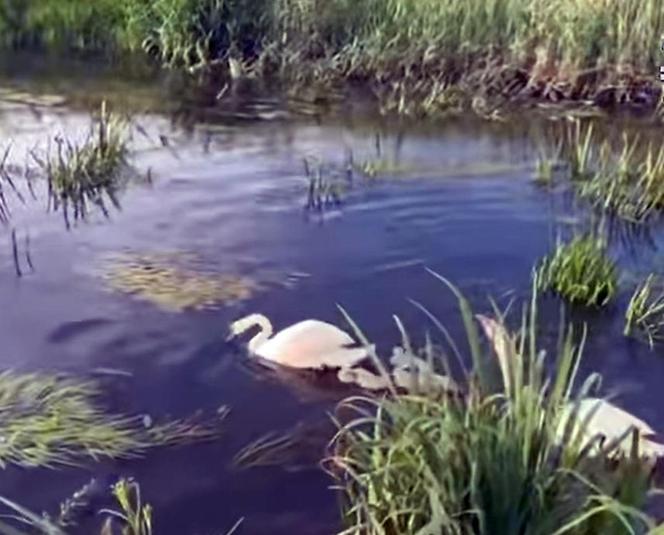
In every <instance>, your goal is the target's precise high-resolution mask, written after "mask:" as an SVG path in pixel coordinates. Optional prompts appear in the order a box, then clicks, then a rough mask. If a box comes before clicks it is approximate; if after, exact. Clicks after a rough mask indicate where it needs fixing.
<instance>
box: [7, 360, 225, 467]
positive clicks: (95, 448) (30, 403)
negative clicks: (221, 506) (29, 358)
mask: <svg viewBox="0 0 664 535" xmlns="http://www.w3.org/2000/svg"><path fill="white" fill-rule="evenodd" d="M101 394H102V392H101V390H100V388H99V386H98V385H97V384H96V383H94V382H91V381H83V380H78V379H74V378H71V377H66V376H50V375H44V374H16V373H10V372H5V373H2V374H0V437H1V440H0V466H2V467H6V466H8V465H12V464H13V465H19V466H25V467H57V466H62V465H74V464H77V463H80V462H82V461H83V460H84V459H85V458H91V459H95V460H99V459H103V458H123V457H132V456H136V455H140V454H141V453H143V452H144V451H146V450H147V449H149V448H152V447H155V446H160V445H169V444H176V443H178V442H186V441H190V440H196V439H203V438H206V437H210V436H213V435H214V430H213V429H212V428H206V426H204V425H201V424H198V423H196V422H187V421H179V420H178V421H173V422H168V423H166V424H163V425H161V424H159V425H151V424H150V425H146V422H145V421H144V419H143V418H138V417H129V416H122V415H117V414H111V413H108V412H106V411H104V410H103V408H102V406H101V404H100V401H99V400H100V398H101Z"/></svg>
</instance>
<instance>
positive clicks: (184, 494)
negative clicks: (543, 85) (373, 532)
mask: <svg viewBox="0 0 664 535" xmlns="http://www.w3.org/2000/svg"><path fill="white" fill-rule="evenodd" d="M169 77H170V78H169ZM0 84H1V88H2V90H3V92H2V94H1V95H0V140H1V141H2V143H3V146H4V143H9V142H10V141H11V142H12V143H13V149H12V153H11V156H10V158H11V160H12V162H13V163H14V164H16V165H17V166H22V165H23V166H24V165H25V153H26V152H27V151H28V150H29V149H31V148H33V147H35V146H36V145H38V146H40V147H42V148H43V147H45V145H46V142H47V141H48V139H49V138H53V136H55V135H57V134H58V133H59V132H66V133H67V134H68V135H72V136H77V135H80V133H81V132H82V131H84V129H85V128H86V127H87V125H88V122H89V112H90V111H91V110H93V109H96V107H97V106H98V105H99V102H100V101H101V100H102V99H103V98H107V99H109V102H110V104H111V106H115V108H116V109H117V108H119V109H123V110H126V111H131V112H132V113H133V116H134V121H135V123H137V124H139V125H140V126H141V130H142V131H143V134H141V133H136V132H135V133H134V141H133V143H132V154H131V163H132V164H133V165H134V166H135V167H136V169H138V170H141V171H142V172H143V173H145V172H146V171H147V169H151V176H152V178H153V183H152V185H151V186H150V185H145V184H142V185H141V184H136V185H130V186H129V187H128V189H127V191H125V192H124V193H123V194H122V195H121V197H120V201H121V204H122V209H121V211H117V210H111V213H110V218H109V219H106V218H104V217H103V216H101V215H99V214H93V216H92V217H91V218H90V220H89V221H87V222H85V223H79V224H77V225H74V226H73V227H72V229H71V230H69V231H67V230H66V228H65V225H64V224H63V219H62V215H61V214H59V213H46V201H45V198H44V197H43V189H44V188H43V185H42V186H40V187H38V188H37V190H38V192H37V193H38V197H39V195H40V194H41V197H40V198H38V200H37V201H29V200H28V201H27V202H26V205H25V206H22V205H20V203H18V202H12V207H13V208H14V213H13V219H12V223H11V226H13V227H14V228H15V229H16V232H17V236H18V239H19V243H20V244H24V241H23V240H24V239H25V237H26V236H27V235H29V237H30V246H29V247H30V253H31V259H32V263H33V264H34V268H35V270H34V272H30V270H29V269H27V266H26V265H25V261H24V259H23V257H21V261H22V262H23V270H24V271H25V274H24V276H23V277H21V278H17V277H16V274H15V267H14V260H13V255H12V248H11V239H10V235H11V227H7V228H4V229H3V228H0V243H3V242H4V243H5V246H2V247H0V310H1V311H2V312H1V320H0V339H1V340H2V349H1V350H0V367H2V368H12V369H18V370H49V371H50V370H65V371H69V372H73V373H77V374H89V373H91V372H92V371H93V370H95V369H98V368H113V369H119V370H124V371H126V372H129V373H130V374H131V376H130V377H124V376H118V377H106V378H105V379H104V384H105V385H107V386H108V390H109V397H110V399H111V401H112V404H113V405H114V406H117V407H118V408H119V409H121V410H123V411H131V412H138V413H143V412H146V413H150V414H151V415H152V416H153V417H155V418H157V419H159V418H163V417H166V416H186V415H188V414H191V413H193V412H195V411H196V410H198V409H203V410H204V411H205V412H206V413H210V414H214V412H215V411H216V409H217V408H218V407H220V406H222V405H228V406H229V407H230V409H231V414H230V416H229V417H228V420H227V421H226V423H225V427H224V429H225V432H224V434H223V436H222V437H221V438H220V439H219V440H217V441H215V442H213V443H209V444H202V445H195V446H188V447H183V448H178V449H170V450H158V451H154V452H151V453H150V454H149V455H147V457H145V458H144V459H140V460H135V461H131V462H126V461H123V462H114V463H103V464H100V465H95V464H90V465H88V466H86V467H85V468H82V469H77V470H60V471H57V472H53V471H27V470H17V469H10V470H7V471H6V472H5V473H3V476H2V478H0V494H2V495H5V496H9V497H11V498H12V499H15V500H17V501H19V502H21V503H24V504H26V505H28V506H30V507H31V508H33V509H35V510H38V511H41V510H48V511H56V510H57V507H58V504H59V502H60V501H61V500H62V499H63V498H64V497H66V496H67V495H69V494H71V492H73V491H74V490H75V489H76V488H78V487H80V486H81V485H82V484H84V483H85V482H86V481H87V480H88V479H89V478H90V477H91V476H92V475H95V474H97V475H99V474H101V475H120V474H121V475H127V476H134V477H136V479H137V480H139V481H140V482H141V485H142V490H143V494H144V496H145V497H146V499H148V500H149V501H150V502H151V503H152V504H153V506H154V508H155V515H156V526H157V533H159V534H165V535H169V534H173V535H175V534H178V535H182V534H212V533H223V532H225V531H226V530H227V529H229V528H230V527H231V526H232V525H233V524H234V523H235V522H236V520H238V519H239V518H240V517H244V518H245V521H244V523H243V526H242V529H241V530H240V533H247V534H249V533H270V534H291V533H298V534H329V533H333V532H334V531H335V530H336V529H337V528H338V510H337V503H336V498H335V495H334V493H333V491H332V490H330V486H331V484H332V481H331V480H330V479H329V478H328V477H327V475H326V474H324V473H323V472H322V471H321V470H320V469H319V467H318V466H317V462H318V459H319V458H320V457H322V455H323V450H322V448H323V446H324V444H325V441H326V440H327V439H328V438H329V437H330V434H331V432H332V428H331V427H330V426H329V425H328V422H329V419H328V412H329V411H330V410H331V409H332V408H333V407H334V404H335V402H336V401H337V400H339V399H341V398H342V397H343V396H344V395H346V394H347V393H348V390H347V389H344V388H341V387H340V386H339V385H335V383H334V381H333V380H332V381H331V380H329V379H325V378H320V377H319V378H313V379H312V378H298V377H292V376H284V377H281V376H279V375H275V374H273V373H266V372H264V371H261V370H260V369H256V368H255V367H254V366H250V365H248V364H247V362H246V357H245V356H244V354H243V353H242V352H241V350H240V349H239V347H238V346H237V345H229V344H227V343H226V342H225V335H226V327H227V325H228V323H229V322H230V321H232V320H233V319H235V318H238V317H240V316H242V315H245V314H247V313H251V312H261V313H264V314H266V315H267V316H268V317H269V318H270V319H271V320H272V321H273V323H274V325H275V326H276V328H281V327H284V326H286V325H288V324H289V323H291V322H296V321H299V320H302V319H305V318H317V319H321V320H326V321H330V322H333V323H337V324H339V325H343V322H342V318H341V316H340V314H339V312H338V311H337V309H336V304H337V303H338V304H341V305H343V307H344V308H345V309H346V310H347V311H348V312H349V313H350V314H351V316H352V317H353V318H354V319H355V320H356V321H357V322H358V323H359V325H360V326H361V327H362V328H363V330H364V331H365V333H366V335H367V336H368V337H369V338H370V339H371V340H372V341H373V342H375V343H377V344H378V346H379V348H380V349H381V351H382V352H383V353H386V352H387V351H388V350H389V349H390V347H391V346H392V345H393V344H395V343H396V342H397V341H398V332H397V330H396V328H395V326H394V323H393V321H392V319H391V315H392V314H398V315H399V316H400V317H402V319H403V320H404V322H405V323H406V325H407V326H409V328H410V329H412V332H413V334H414V335H416V336H417V337H422V336H423V334H424V331H425V329H426V328H430V326H429V325H428V324H427V323H426V321H425V319H424V317H423V316H422V314H421V313H419V312H418V311H417V310H416V309H415V308H414V307H413V306H412V305H411V304H409V303H408V299H415V300H418V301H420V302H422V303H423V304H425V305H426V306H427V307H429V308H430V309H431V310H432V311H433V312H434V313H436V314H437V315H438V316H439V317H440V318H441V319H443V320H444V321H446V322H447V323H449V325H450V326H451V328H452V329H453V332H456V333H458V332H459V319H458V316H457V313H456V308H455V303H454V300H453V299H452V296H451V295H450V294H449V292H448V291H447V290H445V289H444V288H443V287H442V285H441V284H440V283H439V282H437V281H436V280H434V279H433V277H432V276H431V275H429V274H428V273H427V272H426V271H425V267H428V268H431V269H433V270H435V271H438V272H440V273H442V274H444V275H445V276H446V277H448V278H449V279H451V280H452V281H453V282H455V283H456V284H458V285H459V286H460V287H461V288H462V289H463V290H464V292H466V293H467V295H468V296H469V297H470V298H471V300H472V301H473V303H474V304H476V306H477V308H478V310H484V311H486V310H489V304H488V301H487V296H488V295H492V296H494V297H496V298H497V299H498V300H499V302H501V303H503V304H504V303H506V302H507V300H508V299H509V298H514V297H516V298H518V299H520V298H523V297H525V296H527V295H528V292H529V287H530V283H529V280H530V273H531V268H532V266H533V263H534V262H535V261H536V260H537V259H538V258H539V257H540V256H541V255H543V254H545V253H546V252H547V251H548V250H549V249H550V247H551V246H552V244H553V242H554V239H555V235H556V233H557V232H570V230H571V229H573V228H574V226H579V228H583V224H584V221H585V220H586V219H587V216H588V214H587V212H585V211H581V212H579V211H578V210H576V209H575V208H574V207H573V206H571V202H570V200H569V198H568V195H567V194H566V193H565V191H563V190H564V188H557V187H556V188H553V189H548V188H543V187H540V186H537V185H536V184H534V182H533V176H534V169H535V163H536V159H537V152H536V151H535V150H534V147H535V139H534V135H535V134H534V132H536V131H538V129H540V130H545V129H546V128H547V127H545V126H542V125H539V124H531V123H528V124H526V123H525V122H524V123H523V124H520V123H519V122H518V121H514V122H511V123H509V124H503V123H482V122H479V121H477V120H471V119H464V120H459V119H456V120H450V121H447V122H444V123H441V124H437V125H417V124H410V125H399V124H398V122H397V121H390V120H386V119H371V118H367V114H366V113H361V109H360V110H359V111H358V109H357V107H355V108H353V107H351V106H350V105H348V104H346V105H344V104H342V105H339V106H338V109H337V110H336V111H332V112H331V113H328V114H325V115H320V116H317V115H315V114H314V115H312V114H311V112H310V111H307V113H302V107H301V106H300V107H299V108H297V107H293V106H292V104H289V103H288V102H286V101H285V100H283V99H280V98H265V97H260V98H259V97H256V96H254V97H245V98H243V94H242V93H239V92H238V93H233V92H231V94H230V95H228V96H226V97H224V99H222V100H221V101H219V102H218V101H216V100H215V92H198V93H191V92H188V91H187V89H186V86H185V85H183V83H182V81H181V80H178V79H177V78H176V77H175V75H169V74H166V75H164V74H161V75H159V76H157V75H155V74H150V73H148V74H143V72H142V71H140V70H139V71H137V72H134V71H132V70H129V69H124V70H121V71H117V70H112V69H106V68H103V67H101V66H99V65H96V66H95V65H91V64H81V65H69V66H67V67H66V68H64V67H63V66H62V65H60V64H54V65H50V64H48V63H47V62H45V60H38V61H35V60H34V59H26V60H25V61H20V62H11V63H10V64H7V65H5V66H4V67H3V74H2V76H1V77H0ZM55 97H58V98H55ZM377 132H380V134H381V142H380V144H381V151H382V154H383V155H386V156H388V157H390V158H394V159H397V160H398V161H399V163H400V165H401V166H402V167H403V168H404V169H406V171H404V172H402V173H400V174H399V176H396V177H392V178H381V179H376V180H364V179H362V178H359V177H356V179H355V181H354V183H353V184H352V185H350V189H349V191H348V192H347V193H345V194H344V195H343V202H342V204H341V206H339V207H332V208H330V209H328V210H324V211H322V212H320V211H316V210H314V211H307V210H305V209H304V205H305V202H306V199H307V179H306V177H305V175H304V170H303V158H305V157H307V156H317V157H319V158H321V159H323V160H326V161H328V162H336V163H338V164H339V165H340V166H341V165H343V163H344V161H345V159H346V158H347V154H348V152H349V150H352V151H353V153H354V158H356V159H361V158H363V157H364V158H368V157H371V156H373V155H375V151H376V133H377ZM144 134H145V135H144ZM164 145H166V146H164ZM28 165H29V164H28ZM403 175H405V176H403ZM661 245H662V233H661V232H659V231H658V230H657V229H655V230H654V231H653V242H652V243H651V244H647V243H644V242H637V243H634V242H632V241H627V242H626V243H618V242H616V244H615V245H614V252H615V254H616V257H617V258H618V259H619V261H620V263H621V265H622V266H624V267H625V273H626V275H625V277H624V280H623V287H624V288H625V290H626V291H627V290H628V289H629V288H631V286H630V285H631V284H632V283H633V281H634V280H635V277H636V276H637V275H639V274H642V273H643V272H645V271H647V270H648V269H659V270H660V272H661V270H662V268H663V267H664V257H663V256H662V252H661V250H660V249H658V247H661ZM172 251H179V252H185V253H190V254H193V255H195V256H196V258H197V262H198V265H200V266H202V267H203V268H204V271H205V272H207V273H219V274H226V275H228V274H233V275H237V276H242V277H248V278H250V279H251V280H252V281H254V282H255V283H257V284H258V285H259V287H260V288H259V289H258V290H257V291H255V292H254V293H253V295H252V296H251V298H250V299H248V300H244V301H242V302H239V303H227V304H223V303H221V304H219V305H218V306H215V307H212V308H209V309H207V310H188V311H184V312H169V311H165V310H162V309H160V308H159V307H157V306H155V305H154V304H152V303H150V302H146V301H141V300H139V299H136V298H135V297H132V296H129V295H126V294H123V293H119V292H113V291H110V290H109V288H108V287H107V286H106V285H105V283H104V281H103V280H102V279H101V278H100V276H99V269H100V268H99V266H100V264H103V260H104V258H106V257H107V256H108V255H109V254H115V253H122V252H125V253H126V252H139V253H163V252H172ZM623 293H626V292H623ZM625 299H626V295H623V296H622V297H621V302H620V303H619V304H618V305H615V306H614V307H613V308H612V309H610V310H609V311H607V312H602V313H598V314H589V315H586V316H583V317H582V318H580V319H585V320H588V321H589V322H590V340H589V343H588V351H587V357H586V359H585V366H586V368H587V369H589V370H590V369H593V370H598V371H600V372H602V373H603V374H604V376H605V385H606V387H607V388H608V389H609V390H612V389H619V390H621V391H622V392H623V396H622V397H621V400H622V402H623V404H624V405H625V406H626V407H627V408H629V409H631V410H633V411H634V412H635V413H636V414H638V415H639V416H641V417H644V418H646V419H647V420H649V421H650V422H651V423H652V424H653V425H655V426H659V427H661V428H664V411H661V410H659V409H660V407H661V404H662V401H664V397H663V396H662V393H661V386H660V385H661V382H662V379H664V360H663V359H662V356H663V355H661V353H662V351H661V349H660V350H656V351H655V352H650V351H649V350H648V348H647V347H646V346H645V345H643V344H640V343H636V342H634V341H629V340H626V339H624V338H623V337H622V336H621V330H622V310H623V308H622V306H621V305H624V300H625ZM549 305H550V306H549V307H548V308H549V309H550V312H551V313H550V314H549V313H547V312H546V310H545V313H544V318H545V319H546V318H549V317H550V318H551V320H550V324H546V325H545V331H546V333H547V334H555V330H556V328H557V320H556V319H555V313H554V312H556V311H557V303H555V302H550V303H549ZM547 310H548V309H547ZM298 425H300V426H304V427H303V428H304V429H307V431H306V433H305V435H306V436H307V438H308V440H307V441H306V442H307V445H303V446H302V447H301V448H300V449H299V450H298V452H297V453H296V454H294V456H293V459H292V460H290V461H289V462H287V463H285V464H284V465H283V466H270V467H259V468H254V469H247V470H239V469H235V468H233V467H232V466H231V463H232V459H233V456H234V455H235V454H236V453H237V452H238V450H240V448H242V447H243V446H245V445H246V444H247V443H249V442H250V441H252V440H254V439H256V438H259V437H260V436H262V435H263V434H265V433H267V432H270V431H276V432H286V431H288V430H290V429H293V428H294V427H296V426H298Z"/></svg>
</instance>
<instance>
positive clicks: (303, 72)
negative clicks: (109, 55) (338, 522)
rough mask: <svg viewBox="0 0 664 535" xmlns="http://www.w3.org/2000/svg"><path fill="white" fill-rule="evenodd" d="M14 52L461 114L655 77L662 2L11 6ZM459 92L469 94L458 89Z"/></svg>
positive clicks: (336, 0)
mask: <svg viewBox="0 0 664 535" xmlns="http://www.w3.org/2000/svg"><path fill="white" fill-rule="evenodd" d="M0 29H1V30H3V32H2V36H3V39H4V41H5V44H7V45H9V46H15V47H27V46H41V47H45V48H53V47H57V46H60V47H62V46H65V47H69V48H76V49H83V50H96V49H103V50H120V51H123V50H136V49H143V50H145V51H147V52H148V53H150V54H151V55H153V56H155V57H157V58H159V60H160V61H161V62H163V63H164V64H167V65H182V66H187V67H191V66H201V65H206V64H210V63H216V62H222V63H225V60H226V59H227V58H228V56H229V55H230V56H232V57H233V58H235V59H239V60H241V61H243V62H248V63H250V64H253V65H254V66H255V67H256V68H257V70H258V71H260V72H264V73H275V72H277V73H280V75H281V76H282V77H284V78H287V79H289V80H290V81H295V82H301V83H309V82H315V83H316V84H320V83H324V82H326V81H327V82H329V81H339V80H347V79H354V80H363V81H365V82H368V83H369V85H370V86H371V87H372V88H374V89H375V90H376V92H377V93H378V94H379V95H380V97H381V100H382V102H383V103H384V104H385V105H386V107H387V108H390V109H396V110H398V111H401V112H408V113H420V112H425V113H433V112H439V111H443V110H447V109H449V108H450V107H452V108H454V107H457V106H458V105H459V103H460V101H463V100H464V99H463V98H459V92H458V88H462V89H466V90H470V91H472V92H473V93H476V94H479V95H482V96H488V97H504V96H507V97H509V96H512V95H515V94H517V93H520V92H521V91H522V90H524V88H525V87H526V86H528V88H529V94H533V95H534V96H536V97H538V96H542V97H544V98H546V94H547V92H550V91H551V89H552V88H553V89H555V91H557V92H558V93H559V94H561V95H562V96H566V97H570V98H586V97H588V96H591V95H592V94H593V92H594V91H595V90H596V89H597V88H598V87H600V86H602V84H605V83H609V82H615V81H617V80H618V75H617V73H618V71H619V70H621V71H623V72H628V71H629V70H630V69H631V70H632V71H633V72H635V73H642V74H646V73H647V75H648V76H651V75H652V72H654V71H653V69H656V67H657V64H658V61H659V59H660V58H659V41H660V34H661V33H662V31H663V30H664V10H663V9H662V5H661V0H602V1H596V0H469V1H461V0H418V1H417V2H413V1H411V0H361V1H356V0H274V1H268V0H153V1H151V2H146V1H144V0H117V1H115V2H112V1H111V0H96V1H95V2H80V1H77V0H7V2H5V3H4V5H3V7H2V8H0ZM462 94H463V91H462Z"/></svg>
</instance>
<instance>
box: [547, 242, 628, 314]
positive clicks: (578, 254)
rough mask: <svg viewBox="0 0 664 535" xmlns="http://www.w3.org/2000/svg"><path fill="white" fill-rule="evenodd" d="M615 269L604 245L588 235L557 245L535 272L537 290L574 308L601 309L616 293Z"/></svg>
mask: <svg viewBox="0 0 664 535" xmlns="http://www.w3.org/2000/svg"><path fill="white" fill-rule="evenodd" d="M616 272H617V270H616V266H615V264H614V262H613V260H611V258H609V256H608V255H607V250H606V244H605V243H604V241H603V240H602V239H600V238H598V237H595V236H592V235H585V236H577V237H576V238H574V239H573V240H572V241H570V242H569V243H562V242H558V244H557V245H556V248H555V250H554V251H553V253H551V254H550V255H549V256H547V257H546V258H544V259H543V260H542V261H541V262H540V264H539V266H538V267H537V270H536V278H537V284H538V288H539V289H540V290H543V291H546V290H553V291H554V292H556V293H557V294H558V295H560V296H561V297H563V298H564V299H566V300H568V301H569V302H571V303H574V304H580V305H583V306H588V307H602V306H605V305H606V304H608V303H609V301H611V299H612V298H613V297H614V295H615V294H616V291H617V286H618V280H617V274H616Z"/></svg>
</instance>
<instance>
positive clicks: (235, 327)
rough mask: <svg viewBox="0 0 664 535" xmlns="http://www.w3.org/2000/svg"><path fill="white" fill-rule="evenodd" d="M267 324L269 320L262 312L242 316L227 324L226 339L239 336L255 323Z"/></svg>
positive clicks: (262, 325)
mask: <svg viewBox="0 0 664 535" xmlns="http://www.w3.org/2000/svg"><path fill="white" fill-rule="evenodd" d="M269 324H270V322H269V321H268V320H267V318H266V317H265V316H263V315H262V314H249V315H248V316H245V317H244V318H241V319H239V320H237V321H234V322H233V323H231V324H230V325H229V326H228V337H227V338H226V339H227V340H230V339H232V338H235V337H236V336H240V335H241V334H242V333H244V332H246V331H248V330H249V329H251V328H252V327H254V326H256V325H260V326H261V327H264V326H265V325H269Z"/></svg>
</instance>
